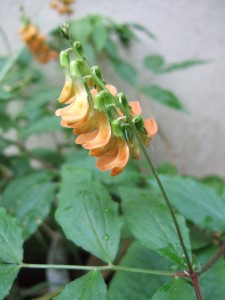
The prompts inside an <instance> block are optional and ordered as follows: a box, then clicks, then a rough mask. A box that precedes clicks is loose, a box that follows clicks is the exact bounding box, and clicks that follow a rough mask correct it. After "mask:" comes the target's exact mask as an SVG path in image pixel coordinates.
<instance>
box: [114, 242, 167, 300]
mask: <svg viewBox="0 0 225 300" xmlns="http://www.w3.org/2000/svg"><path fill="white" fill-rule="evenodd" d="M121 265H122V266H125V267H132V268H143V269H152V270H164V271H169V270H170V267H171V263H170V262H169V261H168V260H166V259H165V258H163V257H162V256H160V255H159V254H157V253H156V252H154V251H151V250H149V249H148V248H145V247H143V246H142V245H141V244H140V243H138V242H134V243H133V244H132V245H131V246H130V247H129V249H128V252H127V253H126V255H125V256H124V258H123V259H122V261H121ZM168 280H169V277H166V276H158V275H157V276H156V275H149V274H143V273H133V272H124V271H117V272H116V273H115V275H114V277H113V279H112V281H111V283H110V287H109V300H121V299H123V300H146V299H148V298H150V297H151V296H152V295H153V294H154V293H155V292H156V291H157V289H158V288H159V287H161V286H162V284H164V283H165V282H167V281H168Z"/></svg>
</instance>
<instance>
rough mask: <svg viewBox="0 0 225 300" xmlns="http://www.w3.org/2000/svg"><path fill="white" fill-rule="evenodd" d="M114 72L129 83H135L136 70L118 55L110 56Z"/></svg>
mask: <svg viewBox="0 0 225 300" xmlns="http://www.w3.org/2000/svg"><path fill="white" fill-rule="evenodd" d="M110 61H111V63H112V66H113V68H114V70H115V72H116V73H117V74H118V75H119V76H121V77H122V78H123V79H124V80H126V81H127V82H129V83H130V84H134V85H135V84H136V83H137V70H136V69H135V68H134V67H133V66H132V65H131V64H129V63H127V62H125V61H124V60H122V59H120V58H118V57H110Z"/></svg>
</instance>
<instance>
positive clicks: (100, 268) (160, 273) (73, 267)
mask: <svg viewBox="0 0 225 300" xmlns="http://www.w3.org/2000/svg"><path fill="white" fill-rule="evenodd" d="M19 267H20V268H29V269H58V270H61V269H63V270H80V271H96V270H98V271H106V270H110V271H124V272H132V273H142V274H149V275H158V276H179V275H177V274H179V273H172V272H170V271H160V270H150V269H142V268H132V267H124V266H117V265H111V264H110V265H106V266H82V265H48V264H26V263H22V264H20V265H19ZM181 273H182V272H181Z"/></svg>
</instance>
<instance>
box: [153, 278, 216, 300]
mask: <svg viewBox="0 0 225 300" xmlns="http://www.w3.org/2000/svg"><path fill="white" fill-rule="evenodd" d="M181 299H182V300H195V299H196V298H195V294H194V290H193V288H192V287H191V286H190V285H189V284H188V283H186V282H185V281H184V280H183V279H181V278H176V279H173V280H171V281H169V282H167V283H166V284H164V285H163V286H162V287H161V288H160V289H159V290H158V291H157V292H156V293H155V295H154V296H153V297H152V298H151V300H181ZM215 299H216V298H215Z"/></svg>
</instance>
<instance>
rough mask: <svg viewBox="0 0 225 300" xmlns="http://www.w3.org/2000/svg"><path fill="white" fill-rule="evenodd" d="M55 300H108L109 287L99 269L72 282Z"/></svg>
mask: <svg viewBox="0 0 225 300" xmlns="http://www.w3.org/2000/svg"><path fill="white" fill-rule="evenodd" d="M53 299H54V300H68V299H70V300H76V299H77V300H78V299H79V300H107V288H106V284H105V282H104V280H103V278H102V275H101V273H100V272H99V271H93V272H89V273H88V274H86V275H84V276H82V277H80V278H79V279H77V280H74V281H72V282H70V283H69V284H68V285H67V286H66V287H65V288H64V290H63V291H62V293H61V294H60V295H59V296H57V297H54V298H53Z"/></svg>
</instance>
